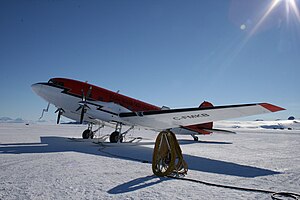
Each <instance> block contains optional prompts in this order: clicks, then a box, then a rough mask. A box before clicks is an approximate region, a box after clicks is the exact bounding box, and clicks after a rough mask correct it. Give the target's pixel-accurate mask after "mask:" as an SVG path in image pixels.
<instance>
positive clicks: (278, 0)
mask: <svg viewBox="0 0 300 200" xmlns="http://www.w3.org/2000/svg"><path fill="white" fill-rule="evenodd" d="M283 3H284V4H285V12H286V13H285V14H286V18H287V21H289V19H290V18H291V17H295V18H296V20H297V21H298V23H299V24H300V14H299V9H298V6H297V2H296V0H272V1H271V2H270V4H269V6H267V8H266V11H265V12H264V14H263V15H262V17H261V18H260V19H259V20H258V22H257V24H256V25H255V26H254V27H253V29H252V30H251V32H250V35H253V34H254V33H255V32H256V31H257V30H258V28H259V27H260V26H261V25H262V24H263V22H264V21H265V20H266V18H267V17H268V16H269V15H270V14H271V13H272V12H273V11H274V10H275V8H277V7H278V6H279V5H280V4H283Z"/></svg>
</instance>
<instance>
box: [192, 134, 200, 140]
mask: <svg viewBox="0 0 300 200" xmlns="http://www.w3.org/2000/svg"><path fill="white" fill-rule="evenodd" d="M191 136H192V137H193V138H194V141H195V142H198V141H199V138H198V137H197V136H196V135H195V134H191Z"/></svg>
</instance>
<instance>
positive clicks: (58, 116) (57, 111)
mask: <svg viewBox="0 0 300 200" xmlns="http://www.w3.org/2000/svg"><path fill="white" fill-rule="evenodd" d="M64 112H65V111H64V109H62V108H58V109H57V110H56V111H55V113H57V121H56V123H57V124H59V121H60V116H61V115H62V114H63V113H64Z"/></svg>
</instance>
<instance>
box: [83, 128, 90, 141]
mask: <svg viewBox="0 0 300 200" xmlns="http://www.w3.org/2000/svg"><path fill="white" fill-rule="evenodd" d="M91 134H92V131H91V130H89V129H86V130H85V131H83V133H82V138H83V139H89V137H90V135H91Z"/></svg>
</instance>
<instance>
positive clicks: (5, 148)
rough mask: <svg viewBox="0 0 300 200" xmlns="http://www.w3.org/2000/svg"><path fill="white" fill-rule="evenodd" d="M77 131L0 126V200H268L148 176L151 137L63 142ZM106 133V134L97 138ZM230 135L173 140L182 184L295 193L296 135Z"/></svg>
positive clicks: (299, 176)
mask: <svg viewBox="0 0 300 200" xmlns="http://www.w3.org/2000/svg"><path fill="white" fill-rule="evenodd" d="M227 125H228V124H227ZM84 129H86V126H81V125H39V124H32V125H29V126H25V125H24V124H4V123H2V124H0V199H1V200H2V199H3V200H9V199H271V197H270V194H265V193H255V192H247V191H239V190H233V189H226V188H220V187H212V186H207V185H202V184H198V183H192V182H187V181H182V180H174V179H170V178H159V177H156V176H154V175H153V174H152V170H151V159H152V151H153V146H154V140H155V137H156V135H157V133H155V132H152V131H149V130H143V129H142V130H139V129H135V130H133V131H131V132H130V133H129V136H136V137H138V136H141V137H143V138H144V139H143V140H142V142H141V143H144V144H143V145H136V146H129V145H126V144H122V145H108V146H102V145H98V144H95V143H93V142H92V140H86V141H83V140H70V139H68V138H72V137H74V138H80V137H81V133H82V131H83V130H84ZM112 131H113V129H111V128H109V127H106V128H104V129H102V130H101V131H100V134H101V135H104V134H109V133H111V132H112ZM234 131H237V134H219V133H215V134H212V135H209V136H200V137H199V139H200V140H201V141H200V142H198V143H195V142H194V141H192V138H191V136H186V135H178V136H177V137H178V139H179V141H180V144H181V148H182V151H183V154H184V159H185V160H186V161H187V163H188V165H189V171H188V175H187V176H186V177H187V178H192V179H198V180H202V181H207V182H211V183H218V184H228V185H232V186H242V187H247V188H257V189H266V190H272V191H290V192H296V193H299V192H300V148H299V146H300V131H299V130H264V129H257V128H256V129H254V128H248V129H246V128H244V129H243V128H241V129H234ZM95 141H97V139H95ZM113 155H116V156H113ZM139 160H144V161H149V163H142V162H141V161H139Z"/></svg>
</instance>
